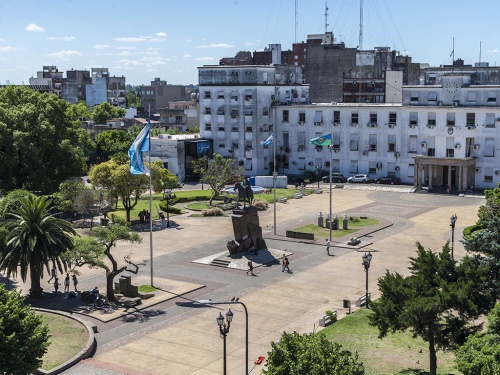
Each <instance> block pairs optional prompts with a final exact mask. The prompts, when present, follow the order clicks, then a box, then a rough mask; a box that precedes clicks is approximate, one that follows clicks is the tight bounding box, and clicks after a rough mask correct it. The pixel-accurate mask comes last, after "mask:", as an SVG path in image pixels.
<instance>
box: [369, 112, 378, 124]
mask: <svg viewBox="0 0 500 375" xmlns="http://www.w3.org/2000/svg"><path fill="white" fill-rule="evenodd" d="M370 122H371V123H376V122H377V112H370Z"/></svg>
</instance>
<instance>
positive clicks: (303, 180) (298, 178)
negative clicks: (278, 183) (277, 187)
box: [290, 174, 313, 185]
mask: <svg viewBox="0 0 500 375" xmlns="http://www.w3.org/2000/svg"><path fill="white" fill-rule="evenodd" d="M290 177H291V178H290V180H291V181H292V183H293V184H295V185H300V184H304V185H307V184H309V183H310V182H311V181H313V176H311V175H309V174H296V175H293V176H290Z"/></svg>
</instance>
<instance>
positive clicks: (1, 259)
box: [0, 196, 76, 297]
mask: <svg viewBox="0 0 500 375" xmlns="http://www.w3.org/2000/svg"><path fill="white" fill-rule="evenodd" d="M5 216H6V219H7V220H6V221H5V222H4V224H3V226H4V227H5V229H6V230H7V239H6V246H5V248H4V249H2V250H1V252H0V270H3V271H6V272H7V277H10V275H11V274H12V275H14V276H16V275H17V273H18V272H19V274H20V275H21V278H22V280H23V282H26V277H27V275H28V272H29V275H30V279H31V288H30V291H29V293H30V296H31V297H39V296H41V294H42V292H43V288H42V287H41V286H40V278H41V277H43V270H44V267H45V269H46V270H47V272H49V269H50V266H51V265H53V266H55V267H56V268H58V269H59V272H61V273H62V272H63V269H64V270H66V269H67V264H66V262H65V261H64V260H63V259H61V257H60V256H61V254H62V253H64V252H65V251H67V250H69V249H71V247H72V246H73V237H72V235H75V234H76V232H75V231H74V230H73V227H72V226H71V224H70V223H68V222H67V221H64V220H61V219H58V218H56V217H54V214H52V213H51V212H50V200H49V199H48V197H35V196H26V197H24V198H22V199H20V201H19V205H18V206H17V207H16V208H14V209H13V210H12V211H11V212H7V213H6V215H5ZM49 262H51V263H52V264H50V263H49Z"/></svg>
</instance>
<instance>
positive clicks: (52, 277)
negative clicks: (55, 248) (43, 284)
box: [47, 266, 57, 284]
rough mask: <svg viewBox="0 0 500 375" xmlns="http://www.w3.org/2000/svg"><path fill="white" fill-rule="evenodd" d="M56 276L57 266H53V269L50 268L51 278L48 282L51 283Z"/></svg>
mask: <svg viewBox="0 0 500 375" xmlns="http://www.w3.org/2000/svg"><path fill="white" fill-rule="evenodd" d="M56 277H57V270H56V266H52V269H51V270H50V279H49V281H47V282H48V283H49V284H50V280H52V279H55V278H56Z"/></svg>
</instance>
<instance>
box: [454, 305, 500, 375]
mask: <svg viewBox="0 0 500 375" xmlns="http://www.w3.org/2000/svg"><path fill="white" fill-rule="evenodd" d="M455 354H456V358H457V368H458V369H459V370H460V371H461V372H462V373H463V374H464V375H498V374H500V303H497V305H496V306H495V308H494V309H493V310H492V311H491V314H490V315H489V316H488V325H487V328H486V330H485V331H484V332H478V333H476V334H474V335H471V336H469V337H468V338H467V341H466V343H465V344H464V345H463V346H460V347H459V348H458V349H457V351H456V352H455Z"/></svg>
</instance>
